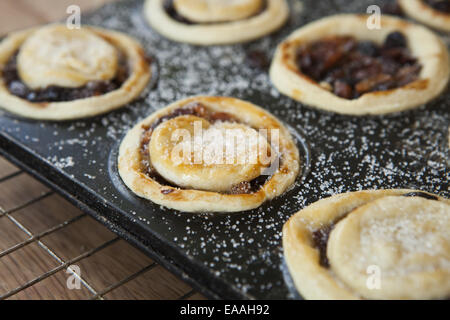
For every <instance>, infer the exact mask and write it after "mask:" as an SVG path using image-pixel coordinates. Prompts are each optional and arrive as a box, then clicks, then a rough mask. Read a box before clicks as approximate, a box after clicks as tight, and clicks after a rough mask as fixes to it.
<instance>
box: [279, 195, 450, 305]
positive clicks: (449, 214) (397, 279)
mask: <svg viewBox="0 0 450 320" xmlns="http://www.w3.org/2000/svg"><path fill="white" fill-rule="evenodd" d="M411 192H419V191H416V190H378V191H359V192H350V193H345V194H339V195H335V196H332V197H330V198H326V199H322V200H320V201H317V202H315V203H313V204H311V205H310V206H308V207H306V208H305V209H303V210H301V211H299V212H298V213H296V214H295V215H294V216H292V217H291V218H290V219H289V221H288V222H286V224H285V225H284V227H283V249H284V256H285V259H286V262H287V265H288V268H289V271H290V274H291V276H292V278H293V279H294V283H295V286H296V287H297V289H298V290H299V292H300V293H301V294H302V295H303V296H304V297H305V298H307V299H372V298H373V299H437V298H446V297H448V295H449V294H450V283H449V282H448V279H449V276H450V273H449V269H448V265H449V263H450V260H449V259H450V251H449V250H450V249H449V245H450V243H449V241H450V239H449V238H448V234H447V230H448V229H446V228H448V227H449V225H450V201H449V200H446V199H443V198H440V197H437V196H435V197H436V198H437V199H438V200H437V201H435V200H427V199H424V198H421V197H403V195H405V194H408V193H411ZM421 193H422V194H428V193H424V192H421ZM428 195H431V194H428ZM433 196H434V195H433ZM424 211H425V212H424ZM333 225H334V228H333V229H332V231H331V233H330V235H329V239H328V241H327V249H326V252H327V253H326V254H327V257H328V259H329V263H330V267H329V268H327V267H324V266H323V265H322V264H321V263H320V254H319V250H318V249H317V248H316V246H315V245H314V240H313V233H314V232H316V231H317V230H320V229H322V228H324V227H327V226H333ZM418 243H421V245H417V244H418ZM426 243H429V244H430V245H431V248H432V249H433V250H434V251H436V252H437V253H434V252H431V253H430V252H428V251H430V250H428V249H429V248H428V249H427V250H423V251H422V248H423V247H424V246H426ZM369 265H371V266H372V265H375V266H377V267H379V270H380V276H381V278H380V285H381V286H380V288H379V289H375V290H373V289H372V290H371V289H370V288H368V286H367V285H366V283H367V280H368V277H369V274H368V273H367V270H368V269H366V268H367V267H369ZM442 265H443V267H442ZM427 268H428V269H427ZM399 271H400V272H399Z"/></svg>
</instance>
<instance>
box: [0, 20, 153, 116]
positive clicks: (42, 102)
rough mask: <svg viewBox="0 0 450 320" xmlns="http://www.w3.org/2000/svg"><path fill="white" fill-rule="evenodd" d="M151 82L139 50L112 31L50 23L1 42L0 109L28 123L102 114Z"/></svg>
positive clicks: (146, 63) (134, 44)
mask: <svg viewBox="0 0 450 320" xmlns="http://www.w3.org/2000/svg"><path fill="white" fill-rule="evenodd" d="M150 77H151V71H150V66H149V59H148V58H147V57H146V55H145V53H144V50H143V49H142V47H141V46H140V45H139V44H138V43H137V42H136V41H135V40H134V39H132V38H130V37H128V36H126V35H124V34H122V33H119V32H115V31H110V30H105V29H100V28H96V27H88V26H84V27H82V28H81V29H69V28H67V27H66V26H64V25H58V24H54V25H48V26H44V27H40V28H34V29H29V30H25V31H20V32H15V33H11V34H10V35H8V36H7V37H6V38H5V39H4V40H3V41H2V42H1V43H0V107H2V108H4V109H6V110H8V111H10V112H12V113H15V114H18V115H20V116H23V117H27V118H34V119H47V120H66V119H76V118H84V117H89V116H94V115H98V114H101V113H105V112H108V111H110V110H113V109H117V108H119V107H122V106H124V105H126V104H127V103H128V102H130V101H132V100H133V99H135V98H136V97H137V96H138V95H139V94H140V93H141V91H142V90H143V89H144V88H145V87H146V85H147V83H148V81H149V79H150Z"/></svg>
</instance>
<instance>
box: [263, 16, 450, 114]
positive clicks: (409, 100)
mask: <svg viewBox="0 0 450 320" xmlns="http://www.w3.org/2000/svg"><path fill="white" fill-rule="evenodd" d="M367 19H368V16H366V15H346V14H344V15H336V16H331V17H327V18H324V19H321V20H318V21H316V22H313V23H311V24H309V25H307V26H305V27H302V28H300V29H299V30H297V31H295V32H294V33H292V34H291V35H290V36H289V37H288V38H287V39H286V40H285V41H283V42H282V43H281V44H280V45H279V46H278V48H277V51H276V53H275V57H274V59H273V62H272V66H271V69H270V77H271V80H272V82H273V84H274V85H275V87H276V88H277V89H278V90H279V91H280V92H281V93H283V94H285V95H287V96H289V97H291V98H293V99H295V100H297V101H300V102H302V103H305V104H307V105H310V106H313V107H316V108H319V109H323V110H326V111H332V112H336V113H340V114H348V115H368V114H386V113H392V112H399V111H403V110H407V109H412V108H415V107H418V106H420V105H423V104H425V103H427V102H429V101H430V100H432V99H433V98H435V97H437V96H438V95H439V94H441V92H442V91H443V90H444V89H445V88H446V87H447V83H448V79H449V72H450V66H449V56H448V51H447V48H446V46H445V45H444V43H443V42H442V41H441V40H440V39H439V37H438V36H436V35H435V34H433V33H432V32H431V31H429V30H428V29H426V28H424V27H421V26H418V25H414V24H411V23H409V22H407V21H405V20H401V19H398V18H393V17H387V16H383V17H382V18H381V26H382V28H381V29H379V30H369V29H368V28H367V25H366V23H367ZM393 31H400V32H402V33H403V34H404V35H405V36H406V38H407V39H408V40H409V47H410V50H411V53H412V55H413V56H414V57H416V58H417V59H418V62H419V63H420V64H421V65H422V70H421V72H420V75H419V77H420V79H419V80H417V81H415V82H412V83H410V84H408V85H406V86H404V87H400V88H397V89H393V90H387V91H378V92H372V93H367V94H364V95H362V96H361V97H360V98H358V99H355V100H347V99H343V98H340V97H338V96H336V95H335V94H334V93H332V92H330V91H327V90H326V89H324V88H322V87H321V86H320V85H319V84H318V83H316V82H315V81H313V80H311V79H310V78H309V77H307V76H306V75H304V74H303V73H302V72H301V71H300V70H299V69H298V67H297V63H296V61H295V60H296V59H295V57H296V49H297V48H298V46H299V45H301V44H302V43H304V42H312V41H316V40H320V39H322V38H324V37H326V36H333V35H338V36H344V35H350V36H353V37H355V38H356V39H361V40H370V41H373V42H375V43H382V42H383V41H384V39H385V38H386V37H387V35H388V34H389V33H391V32H393Z"/></svg>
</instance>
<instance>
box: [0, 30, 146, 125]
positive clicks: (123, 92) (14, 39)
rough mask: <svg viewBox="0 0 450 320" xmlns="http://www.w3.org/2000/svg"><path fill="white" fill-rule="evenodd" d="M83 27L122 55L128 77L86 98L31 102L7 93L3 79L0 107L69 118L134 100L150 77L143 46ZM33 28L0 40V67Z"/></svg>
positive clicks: (30, 115) (28, 114)
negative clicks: (118, 50)
mask: <svg viewBox="0 0 450 320" xmlns="http://www.w3.org/2000/svg"><path fill="white" fill-rule="evenodd" d="M83 28H89V29H90V30H91V31H93V32H95V33H96V34H97V35H99V36H101V37H103V38H105V39H107V40H108V41H109V42H111V43H112V44H113V45H114V46H116V47H118V48H119V49H120V50H122V51H123V53H124V54H125V55H126V57H127V63H128V64H129V68H130V70H129V77H128V79H127V80H126V81H125V82H124V83H123V84H122V86H121V87H120V88H119V89H117V90H114V91H111V92H109V93H107V94H104V95H100V96H93V97H90V98H86V99H79V100H73V101H67V102H41V103H34V102H30V101H28V100H25V99H22V98H19V97H17V96H15V95H13V94H11V93H10V92H9V90H8V88H7V87H6V86H5V83H4V81H0V107H2V108H4V109H6V110H8V111H9V112H12V113H14V114H17V115H20V116H23V117H26V118H32V119H42V120H69V119H78V118H86V117H91V116H95V115H99V114H102V113H105V112H108V111H112V110H114V109H118V108H120V107H122V106H124V105H125V104H127V103H129V102H130V101H132V100H133V99H135V98H136V97H137V96H138V95H139V94H140V93H141V92H142V90H143V89H144V88H145V87H146V86H147V84H148V82H149V80H150V78H151V70H150V67H149V64H148V62H147V58H146V56H145V52H144V50H143V48H142V47H141V46H140V44H139V43H137V41H136V40H134V39H132V38H130V37H129V36H126V35H124V34H122V33H119V32H115V31H110V30H106V29H101V28H97V27H87V26H85V27H83ZM36 30H38V28H33V29H28V30H24V31H19V32H15V33H12V34H10V35H9V36H8V37H7V38H6V39H4V40H3V41H2V42H1V43H0V69H1V67H2V66H3V65H5V64H6V63H7V62H8V60H9V59H10V58H11V56H12V55H13V54H14V53H15V52H16V51H17V50H18V49H19V48H20V46H21V45H22V43H23V42H24V41H25V40H26V39H27V38H28V37H29V36H30V35H32V34H33V32H35V31H36Z"/></svg>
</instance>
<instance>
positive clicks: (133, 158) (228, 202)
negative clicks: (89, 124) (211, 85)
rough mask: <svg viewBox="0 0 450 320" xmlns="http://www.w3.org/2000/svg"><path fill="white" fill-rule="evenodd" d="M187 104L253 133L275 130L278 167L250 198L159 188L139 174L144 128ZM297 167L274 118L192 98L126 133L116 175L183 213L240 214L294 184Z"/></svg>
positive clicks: (238, 103)
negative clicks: (232, 120)
mask: <svg viewBox="0 0 450 320" xmlns="http://www.w3.org/2000/svg"><path fill="white" fill-rule="evenodd" d="M189 103H201V104H203V105H205V106H206V107H207V108H208V109H209V110H211V111H213V112H218V113H223V112H226V113H228V114H230V115H232V116H233V117H235V118H236V119H238V120H240V121H242V123H243V124H246V125H248V126H249V127H252V128H255V129H267V130H270V129H278V132H279V143H278V153H279V154H280V157H281V160H280V165H279V167H278V168H277V169H276V171H275V172H274V173H273V175H272V176H271V177H270V178H269V179H268V181H266V182H265V184H264V185H263V186H262V187H261V188H260V189H259V190H258V191H256V192H253V193H249V194H228V193H221V192H215V191H203V190H195V189H179V188H174V187H170V186H165V185H161V184H159V183H158V182H157V181H155V180H154V179H152V178H150V177H149V176H148V175H146V174H144V173H143V172H142V170H141V167H140V154H139V152H140V148H141V145H140V144H141V137H142V134H143V132H144V131H145V129H144V128H145V127H146V126H150V125H151V124H153V123H155V121H157V120H158V119H160V118H161V117H163V116H166V115H168V114H170V113H171V112H173V111H175V110H177V109H179V108H181V107H184V106H186V105H188V104H189ZM143 126H144V127H143ZM150 156H151V153H150ZM299 166H300V159H299V151H298V149H297V146H296V145H295V142H294V140H293V138H292V137H291V135H290V133H289V132H288V130H287V129H286V128H285V127H284V126H283V125H282V124H281V123H280V122H279V121H278V120H277V119H276V118H275V117H273V116H272V115H271V114H269V113H268V112H266V111H264V110H263V109H261V108H259V107H257V106H255V105H253V104H251V103H249V102H245V101H242V100H238V99H234V98H229V97H206V96H197V97H191V98H187V99H184V100H180V101H177V102H175V103H173V104H171V105H169V106H168V107H166V108H164V109H161V110H159V111H157V112H155V113H154V114H152V115H150V116H149V117H148V118H146V119H144V120H143V121H141V122H139V123H138V124H137V125H136V126H135V127H134V128H132V129H131V130H130V131H129V132H128V133H127V135H126V136H125V138H124V139H123V141H122V143H121V145H120V149H119V157H118V168H119V174H120V176H121V178H122V180H123V181H124V183H125V184H126V185H127V186H128V188H130V189H131V190H132V191H133V192H134V193H135V194H136V195H138V196H140V197H142V198H146V199H149V200H151V201H153V202H155V203H157V204H160V205H163V206H165V207H168V208H172V209H176V210H180V211H184V212H239V211H246V210H251V209H254V208H257V207H259V206H260V205H261V204H262V203H263V202H265V201H267V200H270V199H273V198H275V197H277V196H279V195H281V194H282V193H283V192H285V191H286V189H287V188H289V187H290V186H291V185H292V184H293V183H294V181H295V179H296V177H297V175H298V173H299V170H300V167H299ZM184 173H185V174H189V172H184Z"/></svg>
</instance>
